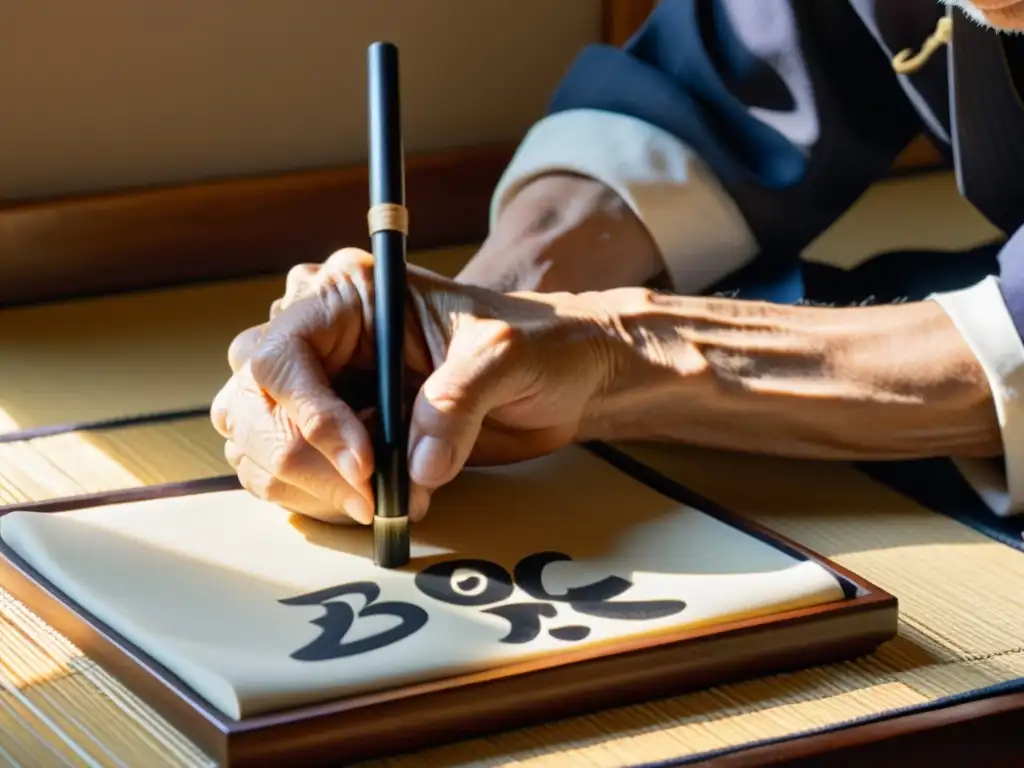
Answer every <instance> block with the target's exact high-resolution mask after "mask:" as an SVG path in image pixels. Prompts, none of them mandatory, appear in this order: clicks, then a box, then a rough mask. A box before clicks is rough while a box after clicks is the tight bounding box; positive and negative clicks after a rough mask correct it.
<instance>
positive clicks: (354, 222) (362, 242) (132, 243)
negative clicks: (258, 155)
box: [0, 145, 514, 305]
mask: <svg viewBox="0 0 1024 768" xmlns="http://www.w3.org/2000/svg"><path fill="white" fill-rule="evenodd" d="M513 151H514V147H513V146H510V145H496V146H484V147H472V148H468V149H461V150H453V151H448V152H441V153H431V154H425V155H420V156H416V155H413V156H411V157H409V159H408V162H407V190H408V191H407V195H408V206H409V216H410V235H409V245H410V247H411V248H414V249H424V248H435V247H444V246H452V245H464V244H469V243H475V242H480V241H482V240H483V238H484V237H485V236H486V234H487V218H488V206H489V203H490V196H491V192H492V191H493V189H494V186H495V185H496V184H497V181H498V179H499V177H500V176H501V173H502V171H503V170H504V168H505V166H506V165H507V164H508V162H509V160H510V159H511V157H512V153H513ZM367 189H368V181H367V169H366V167H365V166H358V167H351V168H338V169H333V170H322V171H310V172H302V173H288V174H281V175H274V176H266V177H258V178H251V179H235V180H228V181H217V182H209V183H201V184H191V185H186V186H175V187H168V188H161V189H152V190H141V191H140V190H133V191H127V192H124V193H119V194H103V195H91V196H85V197H74V198H68V199H62V200H48V201H45V202H36V203H23V204H13V205H8V206H6V207H4V208H2V209H0V305H13V304H26V303H34V302H39V301H46V300H54V299H61V298H68V297H73V296H89V295H96V294H100V293H114V292H120V291H129V290H137V289H143V288H156V287H162V286H168V285H176V284H182V283H187V282H195V281H201V280H213V279H222V278H233V277H242V276H249V275H256V274H261V273H270V272H279V271H284V270H286V269H288V268H289V267H291V266H292V265H293V264H297V263H299V262H304V261H322V260H323V259H324V258H326V257H327V256H328V255H329V254H330V253H331V252H332V251H333V250H336V249H337V248H339V247H343V246H350V245H354V246H362V247H368V246H369V238H368V236H367V231H366V209H367V207H368V198H367V195H368V192H367Z"/></svg>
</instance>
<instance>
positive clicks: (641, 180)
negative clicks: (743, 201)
mask: <svg viewBox="0 0 1024 768" xmlns="http://www.w3.org/2000/svg"><path fill="white" fill-rule="evenodd" d="M559 172H562V173H576V174H579V175H581V176H587V177H590V178H593V179H596V180H598V181H600V182H602V183H603V184H605V185H606V186H608V187H609V188H611V189H612V190H614V191H615V192H616V193H617V194H618V195H619V196H620V197H621V198H622V199H623V200H624V201H625V202H626V204H627V205H628V206H629V207H630V208H631V209H632V210H633V212H634V214H636V216H637V218H639V219H640V221H642V222H643V224H644V226H645V227H646V228H647V230H648V232H649V233H650V235H651V238H652V239H653V240H654V242H655V244H656V246H657V247H658V250H659V251H660V253H661V256H662V259H663V260H664V262H665V267H666V271H667V273H668V276H669V278H670V279H671V281H672V288H673V289H674V290H675V291H676V292H678V293H696V292H699V291H702V290H704V289H705V288H707V287H708V286H710V285H713V284H714V283H715V282H717V281H718V280H720V279H721V278H723V277H725V276H726V275H728V274H730V273H732V272H734V271H736V270H737V269H739V268H741V267H743V266H745V265H746V264H748V263H750V262H751V261H752V260H753V259H754V257H755V256H756V255H757V252H758V246H757V242H756V241H755V239H754V236H753V234H752V233H751V231H750V228H749V227H748V226H747V223H746V221H745V220H744V219H743V215H742V214H741V213H740V211H739V208H738V207H737V206H736V204H735V203H734V202H733V200H732V198H731V197H729V195H728V193H727V192H726V191H725V190H724V188H723V187H722V185H721V184H720V183H719V181H718V180H717V179H716V178H715V175H714V174H713V173H712V172H711V171H710V169H708V167H707V166H706V164H705V163H704V162H703V161H702V160H701V159H700V158H699V157H698V156H697V155H696V154H694V152H693V151H692V150H691V149H690V148H689V147H687V146H686V145H685V144H683V143H682V142H681V141H679V139H677V138H676V137H675V136H673V135H671V134H670V133H668V132H666V131H663V130H661V129H660V128H657V127H655V126H653V125H651V124H649V123H646V122H644V121H642V120H638V119H636V118H633V117H628V116H625V115H619V114H615V113H613V112H604V111H600V110H593V109H577V110H570V111H567V112H560V113H557V114H554V115H551V116H549V117H546V118H545V119H543V120H541V121H540V122H538V123H537V124H536V125H534V126H533V128H532V129H531V130H530V132H529V133H528V134H527V135H526V138H525V139H524V140H523V142H522V144H520V146H519V149H518V150H517V151H516V154H515V156H514V157H513V159H512V162H511V163H510V164H509V166H508V168H506V169H505V173H504V175H503V176H502V178H501V180H500V181H499V182H498V186H497V188H496V189H495V192H494V196H493V198H492V201H491V226H492V227H493V226H494V222H495V221H496V220H497V217H498V214H499V213H500V212H501V210H502V209H503V207H504V206H505V205H506V204H507V203H508V202H509V201H510V200H511V199H512V197H513V196H514V195H515V194H516V193H517V192H518V191H519V190H520V189H522V187H523V186H524V185H526V184H527V183H528V182H530V181H531V180H533V179H535V178H537V177H538V176H542V175H545V174H550V173H559Z"/></svg>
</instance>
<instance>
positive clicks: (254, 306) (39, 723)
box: [0, 192, 1024, 768]
mask: <svg viewBox="0 0 1024 768" xmlns="http://www.w3.org/2000/svg"><path fill="white" fill-rule="evenodd" d="M935 194H939V193H935ZM942 194H946V192H942ZM864 204H871V205H875V204H876V203H875V202H873V201H872V200H868V201H867V202H866V203H864ZM946 220H947V221H948V217H947V219H946ZM898 224H899V222H897V224H896V225H894V226H897V225H898ZM974 225H977V222H976V221H975V222H974V224H973V225H972V226H974ZM897 228H898V226H897ZM958 235H959V237H960V239H961V242H960V243H959V244H962V245H971V244H975V243H976V242H978V241H981V240H983V239H985V238H987V237H988V236H989V233H988V232H986V231H984V227H981V226H975V229H974V231H973V233H972V232H967V231H965V230H962V229H960V230H958ZM825 244H826V245H827V241H826V243H825ZM843 244H844V247H846V248H847V249H848V250H847V255H850V254H854V255H855V253H856V250H851V246H850V242H849V238H846V239H844V240H843ZM918 244H920V241H918ZM865 247H866V246H865ZM875 247H885V246H884V245H878V244H873V245H872V248H875ZM445 257H446V258H451V259H453V261H450V262H449V263H455V262H454V259H456V258H459V256H454V257H453V256H450V255H448V254H446V255H445ZM462 257H464V254H463V256H462ZM855 260H856V259H852V258H851V259H850V261H851V262H852V261H855ZM431 266H434V264H431ZM448 271H450V270H448ZM281 282H282V281H281V280H280V279H279V278H278V279H274V280H271V279H267V280H255V281H246V282H243V283H235V284H230V285H229V284H223V285H214V286H205V287H202V288H189V289H181V290H177V291H171V292H167V293H163V294H151V295H142V294H139V295H136V296H130V297H121V298H118V299H107V300H102V301H92V302H84V301H83V302H75V303H71V304H68V305H64V306H61V307H58V308H52V307H51V308H37V309H31V310H18V311H15V312H7V313H2V314H0V361H2V363H0V365H2V366H3V376H2V377H0V407H3V408H4V409H5V411H6V412H7V419H8V423H7V424H0V429H3V428H5V427H6V428H25V427H29V426H38V425H41V424H47V423H54V422H58V421H81V420H91V419H96V418H109V417H112V416H124V415H129V414H133V413H139V412H151V411H158V410H166V409H174V408H180V407H186V406H192V405H199V406H202V405H205V404H207V403H208V402H209V400H210V398H211V397H212V395H213V393H214V392H215V391H216V389H217V388H218V387H219V386H220V384H221V382H222V381H223V379H224V377H225V375H226V373H227V369H226V366H225V364H224V362H223V360H224V349H225V347H226V344H227V341H228V340H229V339H230V338H231V336H232V335H233V334H234V333H235V332H236V331H237V330H238V329H239V328H241V327H244V326H246V325H248V324H250V323H252V322H258V321H259V320H260V319H261V318H262V317H263V315H264V313H265V311H266V306H267V304H268V303H269V301H270V300H271V299H272V298H273V297H274V296H275V295H276V293H277V291H278V290H279V288H280V285H281ZM631 450H632V451H633V452H634V453H636V454H637V455H638V456H639V457H640V458H641V459H642V460H643V461H645V462H646V463H648V464H651V465H653V466H654V467H655V468H657V469H660V470H661V471H662V472H664V473H665V474H667V475H669V476H671V477H673V478H674V479H676V480H678V481H680V482H682V483H684V484H686V485H689V486H691V487H692V488H694V489H695V490H697V491H698V492H700V493H703V494H704V495H707V496H709V497H711V498H713V499H715V500H716V501H718V502H720V503H722V504H724V505H726V506H728V507H731V508H733V509H736V510H737V511H739V512H741V513H743V514H745V515H748V516H749V517H751V518H752V519H755V520H757V521H759V522H761V523H764V524H766V525H767V526H769V527H770V528H772V529H774V530H776V531H778V532H780V533H782V534H784V535H787V536H789V537H791V538H793V539H795V540H797V541H799V542H801V543H803V544H805V545H807V546H809V547H810V548H812V549H813V550H815V551H817V552H819V553H820V554H822V555H824V556H826V557H830V558H832V559H834V560H836V561H837V562H839V563H840V564H842V565H844V566H846V567H848V568H850V569H851V570H853V571H854V572H856V573H858V574H859V575H861V576H863V577H865V578H867V579H869V580H871V581H873V582H875V583H877V584H878V585H879V586H881V587H882V588H884V589H887V590H889V591H891V592H893V593H895V594H896V595H897V596H898V597H899V599H900V607H901V616H902V620H901V626H900V634H899V637H898V638H897V639H896V640H895V641H893V642H891V643H889V644H887V645H886V646H884V647H883V648H882V649H881V650H880V651H879V652H878V653H876V654H875V655H873V656H871V657H868V658H864V659H860V660H857V661H852V662H848V663H844V664H836V665H831V666H827V667H820V668H816V669H810V670H805V671H802V672H796V673H793V674H787V675H780V676H775V677H772V678H767V679H760V680H753V681H747V682H743V683H738V684H735V685H728V686H723V687H720V688H716V689H712V690H708V691H703V692H698V693H694V694H689V695H683V696H679V697H676V698H673V699H668V700H665V701H659V702H651V703H647V704H644V705H640V706H635V707H628V708H623V709H618V710H613V711H609V712H603V713H598V714H595V715H591V716H587V717H580V718H573V719H570V720H565V721H561V722H556V723H551V724H548V725H545V726H540V727H536V728H530V729H524V730H520V731H515V732H510V733H505V734H498V735H495V736H491V737H488V738H482V739H476V740H471V741H466V742H462V743H459V744H455V745H450V746H446V747H441V748H438V749H433V750H429V751H426V752H422V753H419V754H416V755H409V756H403V757H398V758H394V759H390V760H384V761H379V762H376V763H373V765H378V766H381V767H382V768H383V766H391V767H395V768H397V767H398V766H405V765H409V766H413V765H415V766H423V765H446V766H447V765H467V766H468V765H481V766H482V765H502V766H513V765H514V766H534V765H537V766H539V765H545V766H547V765H558V766H573V765H578V766H587V767H588V768H593V767H594V766H621V765H629V764H636V763H641V762H645V761H656V760H662V759H667V758H673V757H678V756H682V755H693V754H699V753H703V752H706V751H709V750H714V749H720V748H723V747H729V746H735V745H741V744H744V743H748V742H751V741H757V740H763V739H769V738H775V737H781V736H785V735H788V734H792V733H796V732H801V731H805V730H808V729H815V728H820V727H825V726H829V725H834V724H838V723H842V722H845V721H848V720H851V719H854V718H859V717H865V716H870V715H874V714H878V713H882V712H886V711H890V710H893V709H899V708H903V707H909V706H916V705H920V704H924V703H927V702H929V701H933V700H935V699H937V698H940V697H943V696H949V695H955V694H959V693H964V692H968V691H971V690H974V689H977V688H981V687H984V686H988V685H991V684H994V683H998V682H1002V681H1007V680H1012V679H1015V678H1018V677H1024V653H1022V651H1024V647H1022V646H1024V642H1022V640H1021V638H1024V557H1022V556H1021V555H1020V553H1018V552H1017V551H1015V550H1013V549H1011V548H1009V547H1006V546H1004V545H1001V544H998V543H996V542H994V541H992V540H990V539H988V538H986V537H984V536H983V535H981V534H980V533H978V532H976V531H974V530H972V529H970V528H967V527H965V526H963V525H961V524H959V523H958V522H956V521H954V520H952V519H950V518H948V517H944V516H941V515H938V514H934V513H932V512H930V511H928V510H925V509H923V508H921V507H919V506H918V505H916V504H914V503H912V502H910V501H909V500H907V499H905V498H903V497H901V496H899V495H897V494H896V493H894V492H892V491H891V490H889V489H887V488H885V487H883V486H881V485H878V484H876V483H873V482H871V481H870V480H868V479H867V478H866V477H865V476H863V475H862V474H860V473H858V472H856V471H855V470H854V469H852V468H850V467H847V466H844V465H837V464H818V463H811V462H782V461H774V460H770V459H763V458H757V457H743V456H733V455H724V454H719V453H715V452H707V451H694V450H689V449H683V448H664V447H660V448H657V449H654V448H650V447H643V446H641V447H634V448H632V449H631ZM226 471H228V470H227V468H226V466H225V465H224V462H223V459H222V458H221V455H220V441H219V440H218V439H217V436H216V434H215V433H214V432H213V430H212V428H211V427H210V426H209V424H208V422H207V420H206V419H205V418H202V417H199V418H194V419H190V420H185V421H178V422H166V423H162V424H154V425H144V426H135V427H124V428H118V429H110V430H101V431H94V432H89V433H75V434H65V435H55V436H51V437H44V438H38V439H35V440H30V441H20V442H15V443H11V444H8V445H0V497H2V499H3V501H4V502H7V503H17V502H20V501H27V500H30V499H42V498H52V497H54V496H64V495H71V494H78V493H82V492H89V491H99V490H107V489H110V488H115V487H130V486H136V485H143V484H152V483H156V482H164V481H173V480H181V479H187V478H191V477H202V476H209V475H213V474H219V473H222V472H226ZM5 761H6V762H9V763H11V764H21V765H47V766H49V765H76V766H77V765H82V766H91V765H125V766H136V765H146V766H150V765H153V766H158V765H169V766H198V765H205V764H207V763H206V762H205V759H204V758H203V756H202V755H201V754H200V753H198V751H197V750H195V749H194V747H192V746H191V745H190V744H189V743H188V742H187V741H186V740H184V739H183V738H182V737H181V735H180V734H178V733H176V732H175V731H174V730H173V729H171V728H169V727H168V726H167V724H166V723H164V722H163V721H162V720H161V719H160V718H159V717H158V716H156V715H155V714H154V713H153V712H152V711H150V710H149V709H148V707H146V706H145V705H143V704H142V703H140V702H139V701H138V700H137V699H136V698H135V697H134V696H132V695H130V694H128V693H127V692H126V691H125V690H124V689H123V688H122V687H121V686H120V685H118V684H117V683H116V681H114V680H113V679H112V678H110V677H109V676H108V675H106V674H105V673H104V672H103V671H102V670H100V669H99V668H98V667H96V665H94V664H93V663H92V662H90V661H89V660H87V659H83V658H82V657H81V654H80V653H79V652H78V651H77V650H76V649H75V648H73V647H72V646H71V645H70V644H69V643H67V642H66V641H65V640H63V639H62V638H61V637H59V636H57V635H56V634H55V633H53V632H52V631H51V630H49V629H48V628H47V627H46V626H45V625H44V624H43V623H42V622H40V621H39V620H38V619H37V618H36V617H34V616H33V615H31V614H30V613H28V612H27V611H26V610H25V609H24V608H23V607H22V606H20V605H19V604H17V603H16V602H14V601H13V600H12V599H11V598H10V597H9V596H8V595H5V594H4V593H2V592H0V765H3V764H5Z"/></svg>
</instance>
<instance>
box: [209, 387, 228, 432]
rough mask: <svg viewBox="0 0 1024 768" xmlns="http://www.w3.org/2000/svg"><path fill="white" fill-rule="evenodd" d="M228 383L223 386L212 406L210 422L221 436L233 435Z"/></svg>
mask: <svg viewBox="0 0 1024 768" xmlns="http://www.w3.org/2000/svg"><path fill="white" fill-rule="evenodd" d="M228 397H229V396H228V385H225V386H224V387H222V388H221V390H220V392H218V393H217V396H216V397H215V398H214V399H213V404H212V405H211V406H210V422H211V423H212V424H213V428H214V429H215V430H217V433H218V434H219V435H220V436H221V437H225V438H226V437H229V436H230V435H231V416H230V410H229V407H228Z"/></svg>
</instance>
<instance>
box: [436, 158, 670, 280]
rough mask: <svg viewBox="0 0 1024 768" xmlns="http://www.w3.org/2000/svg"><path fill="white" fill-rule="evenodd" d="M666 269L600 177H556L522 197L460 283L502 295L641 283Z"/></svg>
mask: <svg viewBox="0 0 1024 768" xmlns="http://www.w3.org/2000/svg"><path fill="white" fill-rule="evenodd" d="M576 254H579V255H581V256H583V257H585V258H573V256H574V255H576ZM662 269H663V265H662V264H661V260H660V257H659V255H658V252H657V249H656V248H655V245H654V243H653V241H652V240H651V238H650V236H649V235H648V234H647V230H646V229H645V228H644V225H643V224H642V223H641V222H640V220H639V219H638V218H637V217H636V216H635V215H634V214H633V212H632V211H631V210H630V209H629V206H628V205H626V204H625V202H624V201H623V200H622V199H621V198H620V197H619V196H618V195H617V194H615V193H614V192H613V191H612V190H610V189H609V188H608V187H606V186H605V185H604V184H602V183H601V182H599V181H595V180H593V179H589V178H585V177H582V176H576V175H572V174H551V175H547V176H542V177H540V178H538V179H536V180H534V181H532V182H530V183H529V184H527V185H526V186H525V187H524V188H523V189H522V190H521V191H520V192H519V193H518V194H516V195H515V197H514V198H513V199H512V201H511V202H510V203H509V204H508V206H507V207H506V208H505V210H504V211H503V212H502V214H501V216H500V217H499V219H498V222H497V224H496V226H495V227H494V229H493V231H492V232H491V234H490V236H489V237H488V238H487V240H486V242H485V243H484V244H483V246H482V247H481V248H480V251H479V252H478V253H477V254H476V255H475V256H474V257H473V259H471V260H470V262H469V263H468V264H467V265H466V267H465V268H464V269H463V270H462V271H461V272H460V273H459V275H458V276H457V277H456V280H457V281H458V282H460V283H464V284H471V285H479V286H482V287H484V288H490V289H491V290H496V291H499V292H506V291H524V290H526V291H540V292H545V293H547V292H553V291H575V292H579V291H600V290H606V289H609V288H618V287H621V286H627V285H641V284H643V283H644V282H645V281H646V280H648V279H649V278H650V277H651V276H653V275H656V274H657V273H658V272H660V271H661V270H662Z"/></svg>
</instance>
